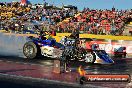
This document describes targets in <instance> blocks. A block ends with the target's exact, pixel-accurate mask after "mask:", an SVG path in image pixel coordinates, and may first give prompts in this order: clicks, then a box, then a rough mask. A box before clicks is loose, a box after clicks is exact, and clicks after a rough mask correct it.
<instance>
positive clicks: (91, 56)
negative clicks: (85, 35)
mask: <svg viewBox="0 0 132 88" xmlns="http://www.w3.org/2000/svg"><path fill="white" fill-rule="evenodd" d="M28 39H29V41H28V42H27V43H25V45H24V47H23V53H24V55H25V56H26V57H27V58H29V59H33V58H37V57H38V56H46V57H50V58H60V59H67V60H69V61H72V60H76V61H84V62H87V63H100V64H106V63H107V64H112V63H114V61H113V60H112V59H111V58H110V57H109V55H108V54H107V53H106V52H105V51H104V50H92V49H91V50H88V49H85V47H83V46H82V45H81V44H77V41H76V39H74V38H70V37H64V38H62V39H61V41H60V42H56V40H55V39H54V38H46V37H45V36H40V37H39V38H35V37H31V36H30V37H28ZM79 41H81V39H79ZM84 45H85V44H84Z"/></svg>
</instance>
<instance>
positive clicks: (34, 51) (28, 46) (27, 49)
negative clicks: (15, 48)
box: [23, 42, 41, 59]
mask: <svg viewBox="0 0 132 88" xmlns="http://www.w3.org/2000/svg"><path fill="white" fill-rule="evenodd" d="M23 54H24V55H25V56H26V58H27V59H34V58H37V57H38V56H39V54H41V52H40V48H39V47H38V46H37V45H36V44H35V43H34V42H27V43H25V44H24V46H23Z"/></svg>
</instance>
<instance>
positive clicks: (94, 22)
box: [0, 3, 132, 35]
mask: <svg viewBox="0 0 132 88" xmlns="http://www.w3.org/2000/svg"><path fill="white" fill-rule="evenodd" d="M0 11H1V12H0V14H1V16H0V21H1V29H4V30H6V31H11V32H18V33H26V32H23V31H28V32H29V30H30V31H33V30H43V31H50V30H54V31H57V32H61V33H64V32H68V33H71V32H72V31H73V30H74V29H78V30H79V31H80V33H88V34H104V35H109V34H111V35H123V31H124V30H125V25H126V24H125V23H126V21H127V19H129V18H132V10H116V9H115V8H112V10H97V9H89V8H84V10H83V11H81V12H80V11H77V10H75V9H63V8H54V6H51V7H50V8H45V7H36V8H32V7H31V6H28V7H25V6H24V7H23V6H20V3H16V4H14V5H12V3H10V4H8V5H6V6H1V7H0ZM5 13H6V14H5ZM7 13H8V14H7ZM2 14H4V15H2ZM75 14H79V15H77V16H75ZM66 18H69V19H68V20H67V21H64V19H66ZM29 23H30V25H33V27H29V26H28V28H26V27H24V26H25V25H26V24H27V25H29Z"/></svg>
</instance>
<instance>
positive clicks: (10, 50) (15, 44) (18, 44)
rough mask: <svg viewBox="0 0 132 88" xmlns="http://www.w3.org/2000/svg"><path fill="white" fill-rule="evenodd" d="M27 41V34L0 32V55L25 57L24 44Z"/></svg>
mask: <svg viewBox="0 0 132 88" xmlns="http://www.w3.org/2000/svg"><path fill="white" fill-rule="evenodd" d="M25 42H27V37H25V36H15V35H5V34H3V33H0V56H18V57H24V55H23V46H24V44H25Z"/></svg>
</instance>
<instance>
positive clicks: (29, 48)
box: [23, 36, 63, 59]
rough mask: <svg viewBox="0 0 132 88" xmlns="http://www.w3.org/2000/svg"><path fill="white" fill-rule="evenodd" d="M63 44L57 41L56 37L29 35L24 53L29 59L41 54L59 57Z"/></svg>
mask: <svg viewBox="0 0 132 88" xmlns="http://www.w3.org/2000/svg"><path fill="white" fill-rule="evenodd" d="M62 50H63V45H62V44H61V43H58V42H56V40H55V39H54V38H46V37H45V36H39V37H38V38H36V37H33V36H29V37H28V42H26V43H25V44H24V46H23V54H24V55H25V56H26V58H28V59H34V58H37V57H39V56H46V57H50V58H59V57H60V55H62V54H61V53H62Z"/></svg>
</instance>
